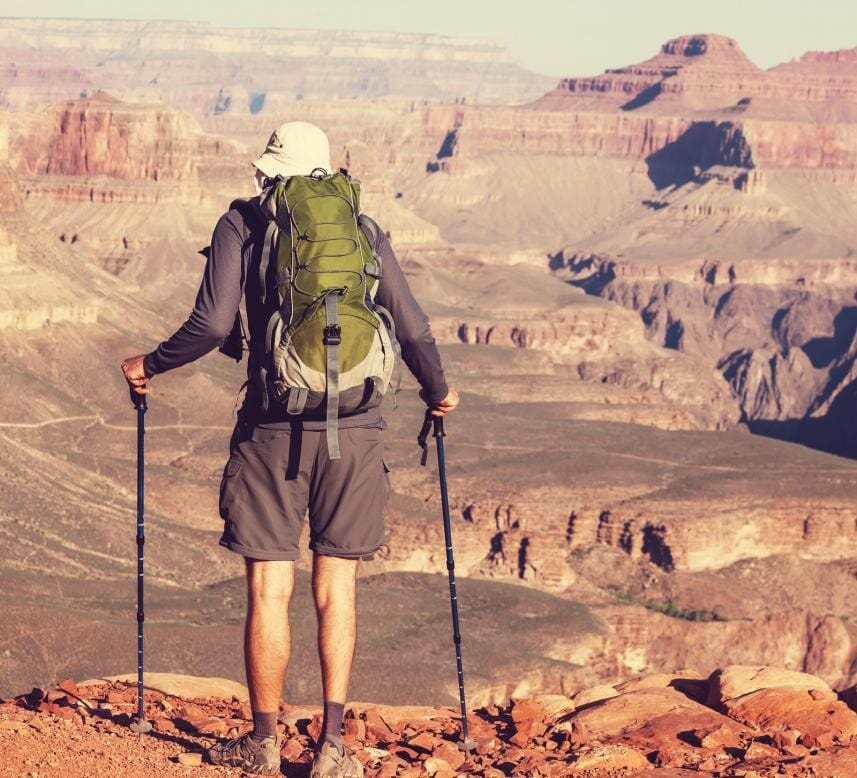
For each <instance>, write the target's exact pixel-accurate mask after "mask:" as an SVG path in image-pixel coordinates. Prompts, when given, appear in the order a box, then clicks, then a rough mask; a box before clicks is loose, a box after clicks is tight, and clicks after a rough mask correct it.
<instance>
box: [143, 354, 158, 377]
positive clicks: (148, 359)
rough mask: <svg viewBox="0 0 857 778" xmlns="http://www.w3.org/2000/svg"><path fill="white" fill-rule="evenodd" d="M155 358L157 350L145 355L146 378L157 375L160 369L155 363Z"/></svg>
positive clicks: (144, 369) (144, 368)
mask: <svg viewBox="0 0 857 778" xmlns="http://www.w3.org/2000/svg"><path fill="white" fill-rule="evenodd" d="M154 360H155V352H154V351H153V352H151V353H150V354H146V356H144V357H143V372H144V373H145V374H146V378H151V377H152V376H154V375H157V373H158V370H157V369H156V368H155V365H154Z"/></svg>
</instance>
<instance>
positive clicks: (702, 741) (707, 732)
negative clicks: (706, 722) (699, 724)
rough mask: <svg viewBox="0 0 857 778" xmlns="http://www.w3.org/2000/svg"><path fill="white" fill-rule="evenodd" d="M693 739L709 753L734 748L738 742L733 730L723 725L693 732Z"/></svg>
mask: <svg viewBox="0 0 857 778" xmlns="http://www.w3.org/2000/svg"><path fill="white" fill-rule="evenodd" d="M692 735H693V738H694V739H695V740H696V742H697V743H698V744H699V745H700V746H701V747H702V748H707V749H709V750H711V751H722V750H723V749H724V748H736V747H737V746H739V745H740V740H739V738H738V735H737V734H736V732H735V730H734V729H730V728H729V727H727V726H726V725H725V724H720V725H718V726H716V727H707V728H704V729H695V730H693V733H692Z"/></svg>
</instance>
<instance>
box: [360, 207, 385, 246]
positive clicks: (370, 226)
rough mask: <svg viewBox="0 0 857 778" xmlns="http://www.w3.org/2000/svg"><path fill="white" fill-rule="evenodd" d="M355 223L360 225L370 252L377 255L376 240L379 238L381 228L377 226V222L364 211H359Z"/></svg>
mask: <svg viewBox="0 0 857 778" xmlns="http://www.w3.org/2000/svg"><path fill="white" fill-rule="evenodd" d="M357 223H358V224H359V225H360V229H361V230H363V234H364V235H365V236H366V240H368V241H369V246H370V247H371V248H372V253H373V254H376V255H377V253H378V241H379V240H380V239H381V228H380V227H379V226H378V222H376V221H375V220H374V219H372V218H371V217H369V216H367V215H366V214H365V213H361V214H360V216H359V217H358V218H357Z"/></svg>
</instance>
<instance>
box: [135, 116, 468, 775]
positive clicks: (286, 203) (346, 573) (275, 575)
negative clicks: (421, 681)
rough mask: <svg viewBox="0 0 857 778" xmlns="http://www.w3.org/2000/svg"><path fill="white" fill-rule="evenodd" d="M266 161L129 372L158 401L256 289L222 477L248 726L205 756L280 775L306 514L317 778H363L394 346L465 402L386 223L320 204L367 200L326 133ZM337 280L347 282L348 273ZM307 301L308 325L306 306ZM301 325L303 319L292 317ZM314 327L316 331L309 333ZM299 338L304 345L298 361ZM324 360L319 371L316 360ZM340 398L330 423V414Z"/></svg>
mask: <svg viewBox="0 0 857 778" xmlns="http://www.w3.org/2000/svg"><path fill="white" fill-rule="evenodd" d="M253 164H254V165H255V167H256V184H257V191H258V192H259V194H260V196H259V197H257V198H254V199H251V200H249V201H236V202H235V203H233V204H232V207H231V208H230V210H229V211H228V212H227V213H226V214H224V215H223V216H222V217H221V218H220V220H219V221H218V223H217V226H216V227H215V229H214V234H213V236H212V241H211V247H210V250H209V252H208V260H207V263H206V266H205V271H204V274H203V279H202V284H201V286H200V289H199V293H198V295H197V298H196V303H195V305H194V309H193V311H192V313H191V314H190V317H189V318H188V320H187V321H186V322H185V323H184V324H183V325H182V326H181V328H180V329H179V330H178V331H177V332H176V333H175V334H174V335H172V337H170V338H169V339H168V340H166V341H164V342H163V343H161V344H160V345H159V346H158V347H157V348H156V349H155V350H154V351H153V352H151V353H150V354H146V355H138V356H135V357H131V358H129V359H126V360H125V361H124V362H123V363H122V369H123V371H124V373H125V377H126V379H127V381H128V383H129V384H130V385H131V387H132V388H133V389H134V390H135V391H136V392H137V393H140V394H145V393H148V391H149V388H148V381H149V379H150V378H151V377H152V376H153V375H156V374H158V373H163V372H165V371H167V370H172V369H173V368H176V367H179V366H181V365H184V364H186V363H188V362H191V361H192V360H195V359H198V358H199V357H201V356H203V355H204V354H206V353H208V352H209V351H211V350H212V349H214V348H215V347H217V346H221V347H222V348H223V346H222V344H223V343H224V340H225V339H226V338H227V336H228V335H229V334H230V332H232V333H235V332H236V329H235V327H234V325H235V323H236V313H237V311H238V310H239V302H240V299H241V296H242V282H243V295H244V298H245V301H246V309H247V319H248V329H249V359H248V362H249V364H248V371H249V372H248V375H249V383H248V391H247V397H246V399H245V402H244V406H243V407H242V409H241V411H240V412H239V416H238V423H237V424H236V427H235V432H234V434H233V437H232V445H231V455H230V458H229V461H228V463H227V465H226V467H225V469H224V474H223V480H222V482H221V490H220V513H221V516H222V517H223V519H224V522H225V524H224V531H223V535H222V537H221V539H220V544H221V545H223V546H225V547H226V548H228V549H230V550H232V551H234V552H236V553H239V554H241V555H242V556H244V557H245V559H246V573H247V620H246V625H245V632H244V657H245V665H246V671H247V683H248V686H249V689H250V703H251V706H252V709H253V731H252V732H251V733H248V734H247V735H245V736H243V737H240V738H238V739H236V740H232V741H229V742H227V743H225V744H221V745H218V746H215V747H214V748H212V749H211V750H210V752H209V758H210V760H211V761H212V762H214V763H215V764H223V765H231V766H234V767H241V768H243V769H244V770H245V771H246V772H248V773H253V774H264V775H275V774H277V773H279V768H280V745H281V743H280V738H279V736H278V735H277V729H276V723H277V712H278V705H279V702H280V696H281V692H282V686H283V680H284V677H285V672H286V667H287V664H288V661H289V653H290V632H289V623H288V605H289V599H290V597H291V594H292V588H293V585H294V565H295V562H294V560H296V559H297V558H298V553H299V552H298V539H299V536H300V532H301V526H302V524H303V518H304V515H305V513H306V511H307V509H308V510H309V521H310V548H311V549H312V551H313V570H312V587H313V595H314V598H315V605H316V612H317V616H318V652H319V658H320V661H321V674H322V685H323V692H324V721H323V725H322V736H321V737H320V741H321V742H320V743H318V748H317V752H316V755H315V759H314V761H313V767H312V772H311V776H312V778H337V777H339V776H342V777H343V778H357V777H358V776H361V775H362V774H363V768H362V766H361V765H360V763H359V762H358V761H357V760H356V758H355V757H354V756H353V754H351V753H350V751H348V750H346V749H345V748H344V747H343V744H342V735H341V731H342V717H343V712H344V704H345V700H346V694H347V691H348V684H349V679H350V675H351V664H352V658H353V655H354V645H355V638H356V611H355V587H356V574H357V563H358V560H360V559H369V558H371V556H372V554H373V552H375V551H376V550H377V549H378V548H379V547H380V546H381V545H382V544H383V543H384V540H385V534H384V520H383V512H384V508H385V504H386V500H387V495H388V491H389V486H388V481H387V473H386V466H385V464H384V462H383V459H382V449H383V443H382V432H383V429H384V426H385V425H384V422H383V420H382V418H381V411H380V407H379V394H380V393H382V392H383V390H384V388H385V385H386V384H388V379H389V373H390V371H391V369H392V361H391V360H392V355H393V354H394V348H393V345H394V341H395V339H396V338H397V339H398V342H399V344H400V347H401V356H402V358H403V359H404V361H405V363H406V364H407V366H408V367H409V368H410V370H411V372H413V374H414V375H415V376H416V378H417V380H418V381H419V383H420V385H421V386H422V391H421V393H420V394H421V396H422V398H423V399H424V400H425V402H426V404H427V406H428V407H429V408H430V409H431V411H432V413H434V414H436V415H443V414H445V413H448V412H449V411H451V410H453V409H454V408H455V407H456V406H457V405H458V395H457V393H456V392H455V390H451V389H448V387H447V384H446V381H445V379H444V373H443V369H442V367H441V361H440V356H439V354H438V350H437V347H436V345H435V341H434V338H433V337H432V334H431V330H430V329H429V324H428V320H427V318H426V316H425V314H424V313H423V312H422V310H421V309H420V307H419V305H418V304H417V302H416V301H415V300H414V297H413V295H412V294H411V291H410V289H409V287H408V284H407V282H406V280H405V277H404V275H403V273H402V270H401V268H400V267H399V265H398V263H397V261H396V258H395V255H394V254H393V250H392V249H391V247H390V244H389V242H388V240H387V238H386V237H385V235H384V233H383V232H382V231H381V230H380V229H378V227H377V225H375V224H374V222H371V220H368V219H366V218H365V217H361V219H360V222H359V229H360V233H358V232H357V229H358V222H357V221H356V219H355V216H356V214H355V213H354V212H353V210H352V211H348V214H349V218H348V219H344V220H340V219H337V218H332V217H329V216H325V215H324V214H323V213H321V212H320V211H318V212H316V211H313V209H314V208H316V209H317V208H323V207H324V208H326V207H330V208H342V207H343V206H342V203H343V202H345V203H346V204H347V203H348V202H349V198H351V203H352V205H351V206H350V207H351V208H353V204H354V202H355V199H354V198H355V197H356V196H359V190H358V189H356V188H355V186H356V184H354V183H352V182H351V181H350V179H348V178H347V177H346V176H344V175H333V176H330V175H327V174H329V173H331V172H332V171H331V167H330V152H329V146H328V140H327V137H326V136H325V134H324V133H323V132H322V131H321V130H320V129H319V128H318V127H315V126H313V125H311V124H307V123H305V122H290V123H287V124H284V125H282V126H281V127H279V128H278V129H277V130H276V131H275V132H274V134H273V135H272V136H271V138H270V140H269V142H268V146H267V148H266V150H265V152H264V153H263V154H262V155H261V156H260V157H259V159H257V160H256V161H255V162H254V163H253ZM306 176H313V177H311V178H305V177H306ZM279 177H282V178H279ZM289 177H294V178H289ZM283 180H285V181H286V184H285V185H284V184H283V183H282V181H283ZM337 187H338V189H337ZM319 191H330V192H332V194H331V196H330V197H329V198H328V199H326V200H325V199H324V198H318V197H316V198H315V200H318V202H319V203H321V205H317V204H316V202H315V200H313V198H312V197H310V195H303V196H302V197H303V199H297V195H295V193H296V192H298V193H300V192H310V193H312V192H316V193H317V192H319ZM336 192H345V193H346V194H345V195H343V196H341V197H340V196H337V194H336ZM278 198H279V199H278ZM304 208H305V209H307V210H306V212H304V210H301V209H304ZM313 213H315V214H316V215H313ZM319 213H321V215H318V214H319ZM272 219H273V220H274V221H276V224H277V226H278V227H279V242H278V246H279V247H280V248H276V249H275V250H273V251H272V249H271V246H272V242H271V241H272V235H274V234H277V231H276V230H273V228H272V226H271V225H272ZM348 222H350V223H348ZM331 225H344V226H341V227H339V226H331ZM339 229H342V230H349V229H350V230H352V232H351V233H349V234H350V235H351V237H350V238H349V239H348V240H345V239H344V238H342V237H341V236H340V237H337V236H338V235H339V233H336V230H339ZM325 230H333V232H325ZM343 234H344V233H343ZM361 234H362V237H361ZM325 236H326V237H325ZM364 239H365V246H364ZM336 241H339V243H336ZM325 242H326V243H328V244H331V245H332V244H336V250H335V251H334V250H332V248H331V246H328V248H327V249H325V248H324V245H325ZM283 245H285V249H283ZM319 246H321V248H319ZM364 248H365V250H364ZM308 251H309V252H310V254H307V253H306V252H308ZM301 252H303V253H301ZM312 252H315V254H312ZM349 252H352V253H353V252H356V254H355V256H356V257H358V259H357V260H356V261H357V262H358V264H356V265H353V267H352V266H349V267H351V268H352V269H350V270H348V271H347V272H346V271H345V265H343V263H345V262H351V261H352V259H353V258H352V259H348V258H345V259H342V258H341V257H343V256H344V255H345V254H348V253H349ZM373 254H374V258H373ZM266 262H267V263H268V264H266ZM289 263H291V264H289ZM337 263H338V264H337ZM331 268H334V269H333V270H331ZM310 271H311V272H312V273H313V274H314V275H310ZM328 276H329V277H334V276H335V278H336V281H335V283H331V282H330V279H329V278H328ZM325 278H327V280H325ZM319 279H321V281H320V282H319ZM316 282H319V283H321V286H320V287H319V288H320V289H321V292H320V293H319V294H318V295H316V296H314V295H315V292H313V291H312V289H311V288H310V287H312V284H314V283H316ZM316 285H317V286H318V284H317V283H316ZM355 290H356V292H355ZM304 292H308V296H307V297H306V299H305V300H303V298H302V297H301V295H302V294H303V293H304ZM284 301H289V305H290V306H291V310H289V308H288V307H286V308H284V307H283V306H284V304H285V303H284ZM302 305H303V306H304V307H303V308H302V309H301V310H302V311H303V312H302V314H301V317H299V320H298V319H296V317H295V316H294V315H293V314H294V310H295V309H296V307H297V308H300V306H302ZM386 316H389V317H390V318H391V319H392V322H387V321H385V320H384V319H385V317H386ZM278 317H279V318H278ZM289 322H292V326H288V327H286V325H288V324H289ZM367 323H368V324H367ZM382 323H383V326H380V325H381V324H382ZM392 325H395V328H394V329H395V337H393V335H392V332H393V326H392ZM311 327H315V328H316V329H315V330H312V329H310V328H311ZM359 327H364V329H363V330H359V331H358V329H355V328H359ZM388 327H389V331H388ZM272 331H273V332H274V333H275V334H274V336H273V340H272V336H271V332H272ZM238 332H239V338H240V330H238ZM306 332H311V333H314V334H312V335H311V336H306V337H304V335H301V333H306ZM278 333H288V337H287V336H285V335H283V336H282V337H280V335H279V334H278ZM355 333H356V334H355ZM360 333H363V334H360ZM366 333H368V335H367V334H366ZM364 335H365V338H364ZM376 336H377V337H376ZM359 338H364V341H365V343H366V344H370V345H367V346H366V349H368V353H369V355H370V356H371V355H372V354H374V356H373V357H371V358H369V357H365V358H364V356H363V351H365V349H364V350H363V351H360V353H359V354H358V355H357V356H355V353H357V352H355V349H354V347H353V344H354V343H355V342H356V341H357V340H358V339H359ZM302 339H303V341H306V344H308V345H305V348H306V351H305V352H303V353H300V354H299V353H297V352H295V353H292V352H293V351H294V350H295V349H299V348H300V347H301V342H302ZM361 342H363V341H361ZM272 344H273V345H272ZM272 352H273V353H272ZM349 359H352V361H353V362H354V363H355V364H357V362H359V364H357V367H349V365H350V364H351V363H349V362H348V360H349ZM313 360H316V361H317V363H318V364H317V365H316V369H315V372H313V371H312V369H311V368H310V367H308V366H307V365H308V363H310V362H312V361H313ZM355 360H356V361H355ZM361 360H362V361H361ZM305 363H306V364H305ZM370 363H371V364H370ZM367 364H370V366H369V367H365V366H366V365H367ZM361 366H363V367H361ZM379 366H381V367H379ZM364 367H365V369H364ZM340 368H342V369H341V370H340ZM300 370H304V372H305V373H306V374H307V376H308V377H305V379H304V378H301V379H300V380H298V379H295V378H294V375H292V374H293V373H295V372H296V371H297V372H300ZM361 370H363V373H365V375H366V376H367V377H366V378H365V380H363V379H360V381H359V382H358V384H359V385H358V386H357V387H356V389H355V388H354V387H352V388H350V389H349V388H348V386H349V384H348V378H347V376H348V375H349V373H350V374H352V375H353V374H355V373H356V374H359V375H363V373H361V372H360V371H361ZM382 373H383V375H381V374H382ZM313 376H315V378H313ZM319 376H321V377H322V378H324V377H325V376H326V382H324V383H323V384H321V386H323V387H326V389H325V390H324V393H323V402H319V397H318V391H316V390H317V387H318V384H314V383H313V381H317V380H320V379H319V378H318V377H319ZM304 380H305V383H303V384H302V383H301V381H304ZM314 386H315V387H316V389H314V388H313V387H314ZM314 398H315V399H314ZM367 398H368V399H367ZM337 407H338V410H337V412H336V414H335V415H334V417H333V418H331V416H332V415H333V414H332V413H331V408H333V409H334V410H336V409H337Z"/></svg>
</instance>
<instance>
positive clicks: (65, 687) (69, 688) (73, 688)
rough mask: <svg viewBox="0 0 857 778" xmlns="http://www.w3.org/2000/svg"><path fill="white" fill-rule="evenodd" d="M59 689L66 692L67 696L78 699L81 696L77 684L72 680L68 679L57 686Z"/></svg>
mask: <svg viewBox="0 0 857 778" xmlns="http://www.w3.org/2000/svg"><path fill="white" fill-rule="evenodd" d="M57 689H59V690H60V691H63V692H65V693H66V694H71V695H72V696H74V697H77V696H78V695H79V694H80V692H79V691H78V689H77V684H76V683H75V682H74V681H73V680H72V679H71V678H66V679H65V680H64V681H61V682H60V683H59V684H57Z"/></svg>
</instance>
